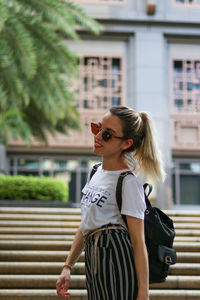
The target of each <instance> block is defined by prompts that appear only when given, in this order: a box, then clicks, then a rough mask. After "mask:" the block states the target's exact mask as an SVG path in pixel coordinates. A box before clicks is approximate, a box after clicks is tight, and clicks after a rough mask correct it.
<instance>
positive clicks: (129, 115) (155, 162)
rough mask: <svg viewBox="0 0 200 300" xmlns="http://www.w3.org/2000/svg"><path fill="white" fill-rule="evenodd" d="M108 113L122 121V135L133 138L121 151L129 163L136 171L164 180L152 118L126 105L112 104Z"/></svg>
mask: <svg viewBox="0 0 200 300" xmlns="http://www.w3.org/2000/svg"><path fill="white" fill-rule="evenodd" d="M110 113H111V114H113V115H115V116H117V117H118V118H119V119H120V120H121V122H122V128H123V136H124V138H125V139H133V144H132V146H130V147H129V148H128V149H126V150H124V151H123V152H122V154H123V156H124V158H125V159H126V160H127V163H128V164H129V165H132V167H133V168H134V169H135V168H136V165H138V172H143V173H144V174H146V175H148V176H151V177H153V178H155V179H161V180H164V177H165V173H164V170H163V162H162V158H161V153H160V151H159V148H158V145H157V143H156V140H155V134H154V127H153V123H152V120H151V118H150V116H149V114H147V113H146V112H136V111H135V110H133V109H131V108H129V107H126V106H113V107H111V108H110Z"/></svg>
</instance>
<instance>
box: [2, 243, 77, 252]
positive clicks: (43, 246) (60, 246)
mask: <svg viewBox="0 0 200 300" xmlns="http://www.w3.org/2000/svg"><path fill="white" fill-rule="evenodd" d="M71 245H72V241H1V242H0V250H58V251H59V250H70V248H71Z"/></svg>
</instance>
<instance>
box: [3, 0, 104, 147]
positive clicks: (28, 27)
mask: <svg viewBox="0 0 200 300" xmlns="http://www.w3.org/2000/svg"><path fill="white" fill-rule="evenodd" d="M77 28H79V29H80V28H84V29H85V30H88V31H90V32H92V33H94V34H97V33H99V32H100V30H101V27H100V25H99V24H97V22H95V21H94V20H93V19H92V18H91V17H89V16H87V15H86V14H85V12H84V11H83V10H82V9H81V8H79V7H78V6H77V5H75V4H74V3H73V1H69V0H28V1H27V0H15V1H12V0H1V1H0V45H1V46H0V114H1V113H2V114H4V113H5V112H6V111H7V110H15V111H16V110H17V111H19V112H20V113H21V115H20V118H21V119H22V121H23V122H24V123H26V126H27V130H26V132H28V130H29V132H30V134H31V135H33V136H36V137H37V138H39V139H40V140H42V141H46V133H47V132H48V131H49V132H51V133H52V134H54V133H55V132H56V131H59V132H62V133H66V132H67V129H68V128H74V129H78V128H79V118H78V117H79V116H78V113H77V110H76V109H75V107H74V101H75V100H76V99H75V96H74V93H72V91H71V90H70V82H71V80H73V77H74V76H76V74H77V58H78V57H77V55H76V54H75V53H73V52H71V51H70V50H69V49H68V47H67V46H66V43H63V41H64V40H66V39H69V38H70V39H75V40H77V39H78V38H79V36H78V33H77ZM63 74H64V75H65V76H63ZM7 128H8V129H9V130H10V136H11V137H12V136H14V137H15V136H16V131H17V128H18V127H17V126H16V129H15V132H13V127H12V126H11V128H9V126H7ZM1 132H2V131H1ZM1 132H0V134H1ZM18 135H19V136H21V137H22V138H23V139H24V134H21V131H20V130H19V132H18ZM0 138H1V139H2V140H3V141H4V143H5V142H6V141H5V136H4V135H3V136H2V134H1V136H0Z"/></svg>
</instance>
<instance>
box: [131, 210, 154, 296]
mask: <svg viewBox="0 0 200 300" xmlns="http://www.w3.org/2000/svg"><path fill="white" fill-rule="evenodd" d="M126 219H127V224H128V230H129V235H130V239H131V243H132V246H133V252H134V261H135V268H136V274H137V281H138V296H137V300H148V299H149V267H148V255H147V249H146V244H145V237H144V221H143V220H141V219H138V218H134V217H130V216H126Z"/></svg>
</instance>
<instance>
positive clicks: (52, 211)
mask: <svg viewBox="0 0 200 300" xmlns="http://www.w3.org/2000/svg"><path fill="white" fill-rule="evenodd" d="M5 213H6V214H10V215H12V214H34V215H36V214H39V215H41V214H44V215H80V214H81V209H80V208H64V207H62V208H51V207H45V208H43V207H12V208H10V207H0V214H5Z"/></svg>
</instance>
